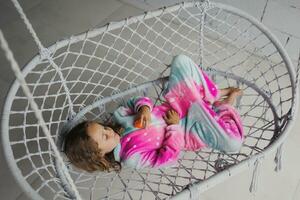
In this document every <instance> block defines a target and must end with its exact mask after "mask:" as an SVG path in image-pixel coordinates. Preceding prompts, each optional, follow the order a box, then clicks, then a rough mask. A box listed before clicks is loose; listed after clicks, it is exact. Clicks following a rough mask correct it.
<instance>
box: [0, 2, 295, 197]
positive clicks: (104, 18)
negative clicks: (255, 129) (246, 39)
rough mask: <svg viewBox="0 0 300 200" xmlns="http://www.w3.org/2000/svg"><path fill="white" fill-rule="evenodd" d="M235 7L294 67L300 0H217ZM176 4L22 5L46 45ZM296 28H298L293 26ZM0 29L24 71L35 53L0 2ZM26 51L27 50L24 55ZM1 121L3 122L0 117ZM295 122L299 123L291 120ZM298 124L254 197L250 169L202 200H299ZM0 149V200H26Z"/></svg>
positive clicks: (264, 171)
mask: <svg viewBox="0 0 300 200" xmlns="http://www.w3.org/2000/svg"><path fill="white" fill-rule="evenodd" d="M217 1H219V2H222V3H225V4H229V5H232V6H235V7H237V8H240V9H242V10H244V11H246V12H247V13H249V14H250V15H252V16H254V17H255V18H256V19H258V20H259V21H261V22H262V23H263V24H265V25H266V26H267V27H268V28H270V30H271V31H272V32H273V33H274V34H275V35H276V36H277V37H278V39H279V40H280V42H281V43H282V45H283V46H285V48H286V50H287V51H288V54H289V56H290V57H291V59H292V61H293V63H294V65H295V66H297V65H298V62H299V54H300V26H299V22H298V19H300V0H284V1H282V0H252V1H249V0H217ZM176 2H179V1H176V0H165V1H160V0H110V1H108V0H106V1H105V0H88V1H80V0H63V1H58V0H53V1H42V0H27V1H26V2H24V1H23V2H21V4H22V6H23V8H24V10H25V12H26V14H27V15H28V17H29V20H30V21H31V23H32V24H33V26H34V28H35V30H36V31H37V34H38V36H39V38H40V39H41V41H43V44H44V45H45V46H48V45H50V44H52V43H53V42H55V41H57V40H59V39H61V38H64V37H68V36H70V35H72V34H77V33H80V32H84V31H86V30H87V29H89V28H91V27H94V26H100V25H103V24H105V23H107V22H110V21H116V20H120V19H123V18H125V17H128V16H133V15H138V14H141V13H143V12H144V11H146V10H152V9H155V8H159V7H162V6H168V5H171V4H173V3H176ZM297 24H298V25H297ZM0 28H1V29H2V31H3V32H4V34H5V37H6V39H7V40H8V42H9V44H10V47H11V48H12V50H13V52H14V55H15V57H16V59H17V61H18V63H19V65H20V66H24V64H25V63H26V62H28V61H29V60H30V59H31V58H32V57H33V56H34V55H35V54H36V53H37V48H36V47H35V45H34V43H33V40H32V38H31V37H30V34H29V33H28V31H27V30H26V28H25V26H24V24H23V23H22V21H21V20H20V18H19V16H18V14H17V12H16V10H15V9H14V7H13V5H12V3H11V2H9V1H0ZM29 49H30V50H29ZM0 66H1V67H0V72H1V73H0V93H1V94H2V95H1V96H0V105H1V106H0V111H1V113H2V107H3V103H4V101H5V96H6V95H5V94H6V93H7V91H8V89H9V86H10V84H11V83H12V81H13V80H14V75H13V73H12V72H11V71H10V69H9V65H8V63H7V61H6V59H5V58H4V54H3V52H2V51H0ZM1 118H2V117H1ZM295 120H296V121H297V122H300V118H299V116H298V118H296V119H295ZM299 129H300V123H296V125H295V126H294V127H293V129H292V132H291V134H290V136H289V137H288V139H287V142H286V143H285V146H284V153H283V169H282V171H280V172H279V173H276V172H275V171H274V168H275V164H274V162H273V159H274V157H273V156H269V157H268V158H267V159H266V160H264V162H263V164H262V166H261V170H260V175H259V178H258V179H259V180H258V190H257V192H256V193H250V192H249V186H250V183H251V177H252V170H249V171H247V172H243V173H241V174H239V175H236V176H234V177H232V178H230V179H228V180H227V181H225V182H223V183H221V184H219V185H217V186H215V187H213V188H212V189H210V190H208V191H206V192H204V193H203V194H202V195H201V199H204V200H216V199H224V200H227V199H231V200H235V199H245V200H248V199H249V200H250V199H256V200H281V199H287V200H297V199H300V171H299V168H300V159H299V153H300V145H299V141H300V134H298V130H299ZM0 149H1V148H0ZM2 151H3V150H2V149H1V150H0V169H1V170H0V194H1V199H6V200H15V199H18V200H25V199H28V198H27V197H26V195H25V194H24V193H23V192H22V191H21V189H20V188H19V186H18V184H17V183H16V182H15V181H14V179H13V177H12V176H11V175H10V172H9V169H8V166H7V165H6V162H5V158H4V155H3V152H2Z"/></svg>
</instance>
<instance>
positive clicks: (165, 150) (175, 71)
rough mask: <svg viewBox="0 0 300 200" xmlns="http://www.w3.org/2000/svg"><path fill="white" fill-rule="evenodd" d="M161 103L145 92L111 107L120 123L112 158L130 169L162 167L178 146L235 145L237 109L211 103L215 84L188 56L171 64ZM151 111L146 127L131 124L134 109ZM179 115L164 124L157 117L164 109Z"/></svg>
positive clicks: (232, 148)
mask: <svg viewBox="0 0 300 200" xmlns="http://www.w3.org/2000/svg"><path fill="white" fill-rule="evenodd" d="M164 94H165V95H164V97H165V100H166V103H163V104H161V105H157V106H154V107H153V104H152V102H151V100H150V99H149V98H147V97H134V98H132V99H130V100H129V101H128V102H127V104H128V106H127V107H120V108H118V109H117V110H116V111H115V112H114V117H115V120H116V121H117V122H118V123H119V124H120V125H122V126H123V127H124V128H125V131H124V133H123V134H122V138H121V142H120V144H119V145H118V146H117V147H116V148H115V149H114V155H115V159H116V160H118V161H121V162H123V163H124V164H125V165H129V166H131V167H135V168H141V167H148V166H149V167H162V166H166V165H170V164H172V163H174V162H175V161H177V159H178V157H179V154H180V152H181V150H190V151H195V150H199V149H201V148H203V147H207V146H208V147H211V148H214V149H218V150H220V151H224V152H227V153H233V152H236V151H238V150H239V149H240V147H241V145H242V141H243V128H242V123H241V119H240V117H239V114H238V113H237V112H236V111H235V109H234V108H233V107H232V106H231V105H229V104H214V106H213V103H214V102H216V101H217V100H218V99H219V90H218V88H217V85H215V83H213V82H212V81H211V80H210V78H209V77H208V76H207V75H206V74H205V73H204V72H203V71H201V69H200V68H199V67H198V66H197V65H196V64H195V63H194V62H193V61H192V60H191V59H190V58H188V57H186V56H184V55H179V56H176V57H175V58H174V59H173V61H172V64H171V74H170V77H169V82H168V87H167V89H166V90H165V91H164ZM143 105H147V106H149V108H150V110H151V124H150V126H149V127H148V128H146V129H137V128H135V127H134V126H133V122H134V117H135V113H137V111H138V109H139V108H140V107H141V106H143ZM171 108H172V109H174V110H175V111H177V113H178V114H179V116H180V122H179V124H174V125H169V126H168V125H167V124H166V123H165V121H164V119H163V116H164V115H165V113H166V112H167V111H168V110H169V109H171Z"/></svg>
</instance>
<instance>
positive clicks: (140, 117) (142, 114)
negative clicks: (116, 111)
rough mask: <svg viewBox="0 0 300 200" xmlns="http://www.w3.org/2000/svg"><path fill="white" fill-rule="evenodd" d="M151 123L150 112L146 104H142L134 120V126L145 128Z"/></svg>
mask: <svg viewBox="0 0 300 200" xmlns="http://www.w3.org/2000/svg"><path fill="white" fill-rule="evenodd" d="M150 123H151V112H150V108H149V107H148V106H142V107H141V108H140V109H139V111H138V113H137V115H136V117H135V120H134V127H136V128H146V127H148V126H149V125H150Z"/></svg>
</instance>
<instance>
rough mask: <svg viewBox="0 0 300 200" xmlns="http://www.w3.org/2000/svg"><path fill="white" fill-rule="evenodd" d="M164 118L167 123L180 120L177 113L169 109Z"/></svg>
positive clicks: (174, 122)
mask: <svg viewBox="0 0 300 200" xmlns="http://www.w3.org/2000/svg"><path fill="white" fill-rule="evenodd" d="M164 120H165V122H166V123H167V124H168V125H171V124H178V123H179V120H180V118H179V114H178V113H177V112H176V111H175V110H173V109H171V110H169V111H168V112H167V113H166V115H165V116H164Z"/></svg>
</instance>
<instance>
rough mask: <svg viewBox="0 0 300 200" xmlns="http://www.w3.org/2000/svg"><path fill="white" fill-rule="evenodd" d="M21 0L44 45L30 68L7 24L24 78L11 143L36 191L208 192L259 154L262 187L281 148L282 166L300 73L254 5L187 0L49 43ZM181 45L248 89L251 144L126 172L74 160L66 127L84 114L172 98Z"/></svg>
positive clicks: (95, 115) (135, 195)
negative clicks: (263, 166)
mask: <svg viewBox="0 0 300 200" xmlns="http://www.w3.org/2000/svg"><path fill="white" fill-rule="evenodd" d="M13 2H14V4H15V6H16V8H17V9H18V11H19V12H20V14H21V16H22V18H23V20H24V22H25V23H26V25H27V28H28V29H29V31H30V32H31V34H32V35H33V38H34V40H35V41H36V43H37V46H38V47H39V49H40V52H39V54H37V55H36V56H35V57H34V58H33V59H32V60H31V61H30V62H29V63H28V64H27V65H26V66H25V67H24V69H23V71H22V72H20V71H18V69H17V63H16V62H15V61H14V58H13V56H9V55H10V54H9V52H10V50H9V48H8V46H7V45H5V39H4V38H3V36H1V43H2V48H3V49H4V50H5V52H6V53H7V55H8V56H7V57H8V59H9V60H10V62H11V63H12V67H14V66H15V68H14V70H15V73H16V75H17V78H18V80H16V81H15V82H14V84H13V85H12V86H11V88H10V91H9V94H8V96H7V98H6V102H5V107H4V113H3V120H2V142H3V143H2V146H3V147H4V151H5V155H6V158H7V162H8V163H9V165H10V168H11V169H12V173H13V175H14V176H15V178H16V179H17V180H18V182H19V183H20V185H21V186H22V188H23V189H24V191H26V193H27V194H28V195H29V196H30V197H31V198H32V199H42V198H44V199H74V198H75V199H168V198H171V197H174V198H184V199H187V198H197V196H198V195H199V194H200V192H202V191H204V190H206V189H208V188H210V187H212V186H214V185H215V184H217V183H219V182H221V181H222V180H224V179H226V178H227V177H229V176H231V175H233V174H236V173H238V172H240V171H242V170H246V169H248V170H249V169H250V168H252V166H254V173H253V177H254V178H253V180H252V183H251V188H252V190H253V189H255V187H256V182H255V177H256V175H255V174H256V173H257V172H256V170H255V169H257V168H258V166H259V164H260V163H261V161H262V160H263V158H264V157H265V156H266V155H267V154H269V153H270V152H273V151H276V150H277V154H276V163H277V169H280V167H281V163H280V162H281V161H280V156H281V148H282V144H283V142H284V139H285V138H286V136H287V133H288V132H289V130H290V127H291V124H292V122H293V115H294V112H295V110H296V109H297V106H298V103H299V100H298V99H297V95H296V85H297V82H296V80H297V79H296V78H297V77H296V73H295V71H294V68H293V66H292V64H291V61H290V59H289V57H288V56H287V53H286V51H285V50H284V49H283V47H282V46H281V45H280V43H279V42H278V40H277V39H276V38H275V37H274V36H273V35H272V34H271V33H270V32H269V31H268V30H267V28H266V27H265V26H263V25H262V24H261V23H260V22H258V21H257V20H255V19H254V18H253V17H251V16H249V15H247V14H246V13H244V12H242V11H240V10H238V9H235V8H232V7H229V6H225V5H222V4H216V3H212V2H208V1H204V2H190V3H181V4H177V5H174V6H172V7H167V8H162V9H159V10H157V11H153V12H147V13H145V14H144V15H141V16H136V17H131V18H128V19H126V20H123V21H120V22H114V23H109V24H107V25H106V26H104V27H101V28H96V29H93V30H89V31H87V32H85V33H83V34H80V35H77V36H72V37H70V38H67V39H64V40H62V41H58V42H57V43H55V44H54V45H52V46H50V47H49V48H44V47H43V45H42V43H41V42H40V41H39V39H38V37H37V35H36V34H35V32H34V30H33V28H32V26H31V25H30V23H29V21H28V20H27V18H26V15H25V14H24V12H23V11H22V8H21V7H20V6H19V4H18V2H17V1H15V0H13ZM178 54H185V55H187V56H189V57H191V58H192V59H193V60H194V61H195V62H196V63H197V64H199V66H200V67H201V68H202V69H203V70H205V71H206V72H207V73H208V74H209V75H210V76H211V77H212V79H213V80H214V81H215V82H216V83H217V84H218V86H219V88H225V87H228V86H233V87H239V88H242V89H243V91H244V94H243V96H242V97H241V98H239V99H238V100H237V102H236V105H235V106H236V108H237V109H238V111H239V113H240V115H241V118H242V121H243V125H244V130H245V133H246V136H245V142H244V144H243V146H242V148H241V149H240V152H238V153H236V154H224V153H222V152H219V151H216V150H213V149H209V148H206V149H203V150H201V151H198V152H184V154H183V156H182V158H181V159H180V160H179V161H178V163H177V164H176V165H175V166H173V167H169V168H162V169H148V168H146V169H141V170H135V169H132V168H128V167H126V166H124V167H123V168H122V170H121V172H120V173H116V172H109V173H108V172H94V173H87V172H84V171H82V170H79V169H77V168H75V167H74V166H72V165H71V164H70V163H69V161H68V159H67V158H66V156H65V155H64V154H63V153H62V139H63V136H64V133H65V132H66V131H67V130H70V128H72V127H73V126H74V125H76V124H77V123H79V122H80V121H82V120H100V121H102V122H107V121H108V120H110V117H111V113H112V112H113V111H114V110H115V109H116V108H117V107H118V106H120V105H123V104H124V102H126V100H127V99H129V98H130V97H131V96H134V95H145V96H148V97H150V98H152V100H153V102H155V104H159V103H161V102H163V101H164V98H163V96H162V90H163V89H164V88H165V84H166V83H167V81H168V74H169V71H170V70H169V67H168V66H169V64H170V63H171V60H172V58H173V56H175V55H178ZM22 78H24V79H22ZM22 80H23V82H22ZM22 87H23V88H22ZM26 88H27V90H26ZM296 99H297V100H296Z"/></svg>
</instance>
